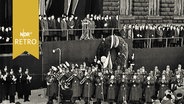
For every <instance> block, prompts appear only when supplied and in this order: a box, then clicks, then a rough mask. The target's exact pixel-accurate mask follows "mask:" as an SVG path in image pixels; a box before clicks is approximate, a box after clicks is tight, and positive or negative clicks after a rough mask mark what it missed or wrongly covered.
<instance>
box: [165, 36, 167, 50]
mask: <svg viewBox="0 0 184 104" xmlns="http://www.w3.org/2000/svg"><path fill="white" fill-rule="evenodd" d="M167 44H168V38H166V43H165V47H166V48H167Z"/></svg>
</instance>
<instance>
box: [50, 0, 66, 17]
mask: <svg viewBox="0 0 184 104" xmlns="http://www.w3.org/2000/svg"><path fill="white" fill-rule="evenodd" d="M63 13H64V0H52V5H51V6H50V8H49V9H47V11H46V15H47V16H51V15H55V16H56V17H61V16H62V14H63Z"/></svg>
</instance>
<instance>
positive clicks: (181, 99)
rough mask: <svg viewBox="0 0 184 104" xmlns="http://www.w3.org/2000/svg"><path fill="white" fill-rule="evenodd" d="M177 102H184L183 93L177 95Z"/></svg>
mask: <svg viewBox="0 0 184 104" xmlns="http://www.w3.org/2000/svg"><path fill="white" fill-rule="evenodd" d="M175 104H184V98H183V95H182V93H178V94H177V95H176V100H175Z"/></svg>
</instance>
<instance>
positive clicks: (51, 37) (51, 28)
mask: <svg viewBox="0 0 184 104" xmlns="http://www.w3.org/2000/svg"><path fill="white" fill-rule="evenodd" d="M55 29H56V30H55ZM40 30H42V31H40V34H44V37H45V39H44V40H45V41H55V40H79V39H80V40H88V39H100V38H106V37H107V36H110V35H112V34H115V35H118V36H121V37H123V38H124V39H135V40H134V42H133V44H134V47H135V48H149V47H165V46H166V45H167V46H168V47H175V46H181V45H183V43H182V39H183V37H184V26H183V25H174V24H170V25H163V24H160V25H158V24H121V25H120V24H119V16H118V15H117V16H109V15H106V16H101V15H93V14H91V15H90V14H87V15H86V17H85V18H84V19H83V20H79V19H78V17H75V16H74V15H71V16H70V17H67V16H65V15H63V16H62V17H58V18H57V19H55V17H54V16H51V17H46V16H43V17H42V16H40ZM179 37H180V38H179ZM137 39H138V40H137ZM150 39H151V40H150ZM166 41H167V42H166ZM166 43H167V44H166Z"/></svg>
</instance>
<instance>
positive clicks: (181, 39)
mask: <svg viewBox="0 0 184 104" xmlns="http://www.w3.org/2000/svg"><path fill="white" fill-rule="evenodd" d="M181 47H183V38H181Z"/></svg>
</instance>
